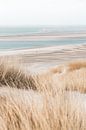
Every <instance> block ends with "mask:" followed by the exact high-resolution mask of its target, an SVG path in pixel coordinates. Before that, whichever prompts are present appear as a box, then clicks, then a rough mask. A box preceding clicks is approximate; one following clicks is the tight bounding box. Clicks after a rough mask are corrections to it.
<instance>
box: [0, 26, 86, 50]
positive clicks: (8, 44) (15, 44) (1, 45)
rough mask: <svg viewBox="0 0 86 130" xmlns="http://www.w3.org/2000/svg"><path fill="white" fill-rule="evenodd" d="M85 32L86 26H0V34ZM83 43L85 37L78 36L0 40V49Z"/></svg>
mask: <svg viewBox="0 0 86 130" xmlns="http://www.w3.org/2000/svg"><path fill="white" fill-rule="evenodd" d="M69 33H72V34H77V33H80V34H81V33H83V34H86V27H85V26H83V27H28V28H26V27H25V28H0V36H8V37H9V36H10V35H16V36H17V35H40V34H45V35H46V34H50V35H52V34H53V35H54V34H57V35H59V34H60V35H61V34H62V35H64V34H69ZM83 43H84V44H85V43H86V37H83V38H82V37H78V38H66V39H60V40H59V39H51V40H50V39H48V40H42V41H40V40H38V41H24V40H23V41H21V40H20V41H1V40H0V50H3V49H22V48H38V47H47V46H53V45H68V44H83Z"/></svg>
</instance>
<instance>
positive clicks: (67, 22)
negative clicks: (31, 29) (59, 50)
mask: <svg viewBox="0 0 86 130" xmlns="http://www.w3.org/2000/svg"><path fill="white" fill-rule="evenodd" d="M85 5H86V1H85V0H82V1H81V0H60V1H59V0H35V1H34V0H0V27H12V26H14V27H23V26H76V25H77V26H79V25H80V26H83V25H86V8H85Z"/></svg>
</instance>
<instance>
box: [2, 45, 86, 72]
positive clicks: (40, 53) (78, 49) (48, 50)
mask: <svg viewBox="0 0 86 130" xmlns="http://www.w3.org/2000/svg"><path fill="white" fill-rule="evenodd" d="M0 56H1V57H12V58H14V59H15V58H17V59H18V60H20V62H21V63H22V64H24V66H25V65H26V66H28V67H30V68H31V70H38V69H41V70H43V69H46V68H49V67H53V66H55V65H58V64H62V63H65V62H67V61H72V60H78V59H79V60H80V59H86V44H76V45H61V46H52V47H44V48H36V49H22V50H8V51H1V52H0ZM14 59H13V60H14Z"/></svg>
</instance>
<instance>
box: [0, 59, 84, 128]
mask: <svg viewBox="0 0 86 130" xmlns="http://www.w3.org/2000/svg"><path fill="white" fill-rule="evenodd" d="M0 130H86V62H85V61H77V62H75V61H74V62H71V63H68V64H64V65H61V66H57V67H54V68H51V69H49V70H48V71H46V72H44V73H43V72H42V73H38V74H36V75H34V74H31V73H29V71H27V70H25V69H23V68H22V67H20V66H19V65H18V64H17V63H16V64H15V63H13V62H12V63H10V64H9V62H7V61H4V62H2V61H1V63H0Z"/></svg>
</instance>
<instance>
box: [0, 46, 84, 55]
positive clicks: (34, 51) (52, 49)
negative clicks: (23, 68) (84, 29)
mask: <svg viewBox="0 0 86 130" xmlns="http://www.w3.org/2000/svg"><path fill="white" fill-rule="evenodd" d="M83 46H85V47H86V43H83V44H73V45H72V44H66V45H56V46H49V47H40V48H24V49H22V48H20V49H4V50H0V56H1V55H20V54H24V53H28V54H37V53H52V52H55V51H64V50H65V49H69V50H70V49H74V48H76V47H79V48H80V47H83Z"/></svg>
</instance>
